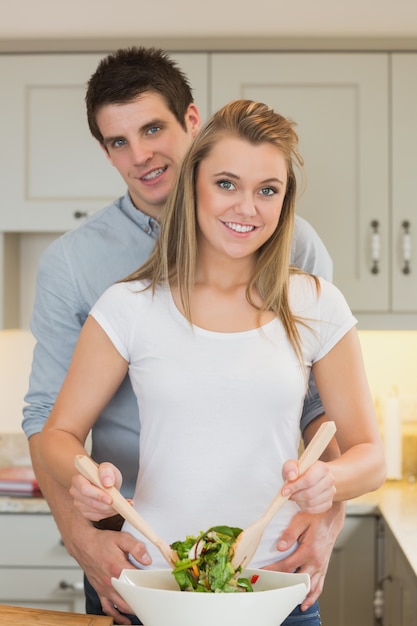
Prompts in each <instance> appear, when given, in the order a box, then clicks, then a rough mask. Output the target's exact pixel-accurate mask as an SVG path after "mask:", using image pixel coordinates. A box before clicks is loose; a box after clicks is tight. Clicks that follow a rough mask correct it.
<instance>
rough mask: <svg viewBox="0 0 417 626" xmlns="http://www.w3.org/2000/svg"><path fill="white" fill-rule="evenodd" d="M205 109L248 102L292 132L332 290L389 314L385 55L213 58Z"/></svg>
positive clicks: (307, 211)
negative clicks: (290, 124)
mask: <svg viewBox="0 0 417 626" xmlns="http://www.w3.org/2000/svg"><path fill="white" fill-rule="evenodd" d="M211 93H212V110H213V111H214V110H216V109H218V108H219V107H221V106H222V105H223V104H225V103H226V102H228V101H229V100H233V99H236V98H248V99H254V100H260V101H263V102H266V103H267V104H269V105H271V106H272V107H273V108H274V109H275V110H277V111H279V112H280V113H282V114H283V115H285V116H287V117H291V118H292V119H293V120H294V121H295V122H296V123H297V132H298V134H299V138H300V143H299V149H300V152H301V154H302V155H303V157H304V160H305V184H306V188H305V191H304V192H303V193H302V194H301V195H300V197H299V199H298V204H297V212H298V213H299V214H300V215H303V216H304V217H305V218H306V219H307V220H308V221H310V222H311V224H312V225H313V226H314V227H315V228H316V230H317V232H318V233H319V235H320V236H321V238H322V239H323V241H324V242H325V244H326V246H327V248H328V250H329V252H330V254H331V256H332V258H333V262H334V281H335V283H336V284H337V285H338V286H339V287H340V288H341V289H342V291H343V293H344V295H345V296H346V298H347V300H348V302H349V304H350V306H351V308H352V309H353V310H354V311H356V312H360V311H375V312H377V311H387V310H389V306H390V303H389V291H390V288H389V256H388V255H389V233H388V226H389V220H388V216H389V192H388V190H389V168H388V139H389V134H388V133H389V123H388V55H387V54H383V53H370V54H356V53H349V54H345V53H308V54H305V53H244V54H228V53H224V54H213V55H212V86H211Z"/></svg>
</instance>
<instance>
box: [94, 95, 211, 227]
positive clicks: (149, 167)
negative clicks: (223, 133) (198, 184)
mask: <svg viewBox="0 0 417 626" xmlns="http://www.w3.org/2000/svg"><path fill="white" fill-rule="evenodd" d="M97 124H98V126H99V128H100V131H101V134H102V135H103V143H104V148H105V151H106V154H107V157H108V159H109V161H110V162H111V164H112V165H114V167H115V168H116V169H117V171H118V172H119V174H120V175H121V177H122V178H123V180H124V181H125V183H126V185H127V187H128V190H129V193H130V196H131V198H132V201H133V204H134V205H135V206H136V207H137V208H138V209H140V210H141V211H143V212H144V213H147V214H148V215H150V216H152V217H154V218H155V219H159V218H160V216H161V213H162V211H163V209H164V206H165V203H166V201H167V198H168V195H169V193H170V192H171V190H172V188H173V185H174V182H175V179H176V176H177V173H178V170H179V167H180V165H181V162H182V159H183V158H184V155H185V153H186V151H187V149H188V147H189V146H190V144H191V141H192V140H193V138H194V137H195V135H196V134H197V132H198V131H199V129H200V115H199V112H198V109H197V107H196V106H195V105H194V104H190V106H189V107H188V110H187V113H186V115H185V124H186V128H187V130H186V131H185V130H184V129H183V127H182V126H181V124H180V123H179V122H178V120H177V119H176V117H175V116H174V114H173V113H171V111H170V110H169V109H168V107H167V105H166V103H165V100H164V98H163V97H162V96H161V95H159V94H158V93H155V92H152V91H149V92H145V93H144V94H142V95H141V96H139V97H138V98H137V99H136V100H134V101H132V102H129V103H126V104H107V105H105V106H103V107H102V108H101V109H100V110H99V111H98V114H97Z"/></svg>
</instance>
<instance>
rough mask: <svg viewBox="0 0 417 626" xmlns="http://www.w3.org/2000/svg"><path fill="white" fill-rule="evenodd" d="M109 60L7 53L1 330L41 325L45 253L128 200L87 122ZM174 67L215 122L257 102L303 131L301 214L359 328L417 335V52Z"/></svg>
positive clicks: (223, 57)
mask: <svg viewBox="0 0 417 626" xmlns="http://www.w3.org/2000/svg"><path fill="white" fill-rule="evenodd" d="M105 54H106V53H105V52H103V53H102V54H97V53H83V54H81V53H80V54H77V53H70V54H34V55H28V54H23V55H13V54H5V55H0V79H1V81H2V89H1V91H0V104H1V110H2V113H3V115H2V119H1V121H0V126H1V130H2V137H3V143H4V145H5V146H7V149H5V150H3V151H2V152H1V153H0V171H1V180H2V182H1V186H0V328H1V327H5V328H11V327H15V326H24V327H27V325H28V320H29V316H30V312H31V298H32V296H33V292H34V275H35V274H36V266H37V260H38V258H39V255H38V254H37V252H40V250H38V248H39V246H38V248H37V243H38V242H43V243H44V244H45V246H46V245H47V243H48V239H49V240H50V239H51V238H55V237H56V236H58V235H59V234H60V233H61V232H64V231H66V230H68V229H71V228H74V227H76V226H77V225H78V224H79V223H80V222H82V219H83V217H84V216H85V215H88V214H90V213H92V212H94V211H96V210H97V209H99V208H101V207H103V206H104V205H105V204H106V203H107V202H109V201H111V200H112V199H113V198H114V197H116V196H118V195H120V194H121V193H123V192H124V184H123V181H122V180H121V179H120V176H119V175H118V174H117V172H115V171H114V170H113V168H112V167H111V166H110V165H109V163H108V162H107V160H106V158H105V156H104V155H103V154H102V152H101V150H100V149H99V147H98V146H97V144H96V141H95V140H94V139H93V138H92V137H91V135H90V133H89V130H88V128H87V123H86V115H85V106H84V94H85V85H86V81H87V80H88V78H89V76H90V75H91V73H92V72H93V71H94V69H95V67H96V66H97V63H98V60H99V59H100V58H101V57H103V56H104V55H105ZM172 56H173V57H174V58H175V59H176V60H177V61H178V63H179V65H180V67H182V68H183V69H184V71H185V72H186V73H187V74H188V76H189V79H190V83H191V85H192V86H193V88H194V95H195V98H196V102H197V104H198V106H199V108H200V111H201V113H202V117H203V119H205V118H206V117H207V116H208V115H209V114H210V113H211V112H213V111H214V110H216V109H217V108H219V107H220V106H222V105H223V104H224V103H225V102H227V101H229V100H231V99H235V98H241V97H246V98H255V99H259V100H263V101H266V102H268V103H270V104H271V105H272V106H274V108H276V109H277V110H279V111H282V113H283V114H285V115H287V116H290V117H292V118H293V119H294V120H295V121H296V122H297V130H298V132H299V135H300V152H301V154H302V155H303V157H304V159H305V175H306V178H305V183H306V187H305V191H303V193H302V194H301V195H300V198H299V202H298V209H297V210H298V212H299V213H300V214H301V215H304V216H305V217H306V218H307V219H308V220H309V221H310V222H311V223H312V224H313V225H314V226H315V227H316V229H317V231H318V233H319V234H320V236H321V237H322V239H323V240H324V241H325V243H326V245H327V247H328V249H329V251H330V253H331V255H332V257H333V260H334V280H335V283H336V284H337V285H338V286H339V287H340V288H341V290H342V291H343V293H344V294H345V296H346V298H347V300H348V303H349V304H350V306H351V308H352V309H353V311H354V313H355V314H356V315H357V316H358V319H359V322H360V325H359V328H361V329H373V328H378V329H383V328H387V329H406V328H408V329H416V328H417V315H416V312H417V263H416V253H415V248H416V245H417V236H416V224H415V222H416V220H415V219H414V214H416V210H415V208H414V202H415V200H414V193H413V191H414V187H413V181H414V169H415V168H414V161H415V155H414V146H415V144H416V140H417V83H416V81H415V80H414V77H415V75H416V72H417V53H395V54H392V53H389V52H369V53H358V52H346V53H342V52H323V53H318V52H314V53H306V52H302V53H297V52H289V53H285V52H259V53H257V52H250V53H243V52H239V53H233V52H224V53H217V52H215V53H210V52H207V53H203V52H197V53H195V52H184V53H173V55H172ZM77 216H78V217H77ZM407 223H408V224H409V226H404V224H407ZM406 231H407V232H406ZM35 248H36V254H32V253H33V250H34V249H35ZM410 250H411V252H409V251H410ZM404 251H405V252H404ZM404 255H405V256H406V257H407V255H411V260H410V263H409V269H410V270H411V271H410V272H409V273H404V271H403V270H404V267H405V265H406V260H407V259H404ZM374 257H377V258H374ZM28 268H31V269H29V271H28ZM32 268H33V270H34V271H31V270H32Z"/></svg>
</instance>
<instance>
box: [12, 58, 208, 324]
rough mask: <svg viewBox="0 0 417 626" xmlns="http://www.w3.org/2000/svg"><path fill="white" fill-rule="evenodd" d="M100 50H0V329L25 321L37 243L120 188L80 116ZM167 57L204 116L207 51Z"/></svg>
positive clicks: (120, 182)
mask: <svg viewBox="0 0 417 626" xmlns="http://www.w3.org/2000/svg"><path fill="white" fill-rule="evenodd" d="M105 54H106V53H105V52H103V54H97V53H94V54H90V53H88V54H34V55H32V54H29V55H26V54H23V55H19V54H17V55H13V54H6V55H0V81H1V90H0V109H1V112H2V115H1V119H0V128H1V136H2V140H3V146H4V150H2V151H0V172H1V185H0V328H14V327H22V326H23V327H25V328H27V327H28V324H29V318H30V315H31V310H32V302H33V295H34V290H35V277H36V270H37V263H38V259H39V256H40V254H41V253H42V251H43V249H45V248H46V247H47V245H48V244H49V243H50V242H51V241H52V240H53V239H54V238H56V237H58V236H59V235H60V234H61V233H63V232H65V231H67V230H71V229H73V228H75V227H77V226H78V225H79V224H80V223H81V222H82V220H83V219H84V218H85V217H86V216H88V215H90V214H91V213H93V212H94V211H96V210H98V209H101V208H103V207H104V206H105V205H106V204H108V203H109V202H111V201H112V200H113V199H114V198H116V197H118V196H120V195H122V194H124V193H125V184H124V182H123V180H122V179H121V177H120V175H119V174H118V173H117V172H116V170H114V169H113V168H112V167H111V165H110V164H109V162H108V161H107V159H106V157H105V155H104V154H103V152H102V150H101V149H100V147H99V146H98V144H97V142H96V140H95V139H94V138H93V137H92V136H91V134H90V131H89V129H88V125H87V119H86V112H85V103H84V97H85V90H86V83H87V81H88V79H89V77H90V76H91V74H92V73H93V72H94V70H95V68H96V67H97V64H98V62H99V60H100V59H101V58H102V57H103V56H105ZM171 56H172V58H173V59H175V60H176V61H177V62H178V65H179V67H180V68H181V69H182V70H183V71H184V72H185V73H186V74H187V76H188V77H189V80H190V84H191V86H192V88H193V94H194V98H195V101H196V102H197V104H198V107H199V109H200V112H201V115H202V117H203V119H204V118H205V117H206V116H207V112H208V109H207V103H208V69H207V68H208V55H207V54H205V53H173V54H172V55H171Z"/></svg>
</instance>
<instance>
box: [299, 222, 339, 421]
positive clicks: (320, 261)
mask: <svg viewBox="0 0 417 626" xmlns="http://www.w3.org/2000/svg"><path fill="white" fill-rule="evenodd" d="M291 264H292V265H294V266H295V267H298V268H299V269H302V270H304V271H305V272H309V273H310V274H315V275H316V276H322V277H323V278H325V279H326V280H329V281H331V280H332V279H333V262H332V259H331V257H330V254H329V253H328V251H327V248H326V246H325V245H324V243H323V242H322V240H321V239H320V237H319V236H318V234H317V233H316V231H315V230H314V228H313V227H312V226H311V224H309V222H307V221H306V220H305V219H303V218H302V217H300V216H299V215H297V216H296V217H295V224H294V238H293V244H292V249H291ZM323 413H324V409H323V405H322V403H321V400H320V396H319V393H318V391H317V387H316V383H315V382H314V376H313V374H311V376H310V380H309V385H308V393H307V395H306V398H305V400H304V407H303V413H302V416H301V432H304V429H305V427H306V426H307V425H308V424H310V422H312V421H313V420H314V419H316V417H319V416H320V415H323Z"/></svg>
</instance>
